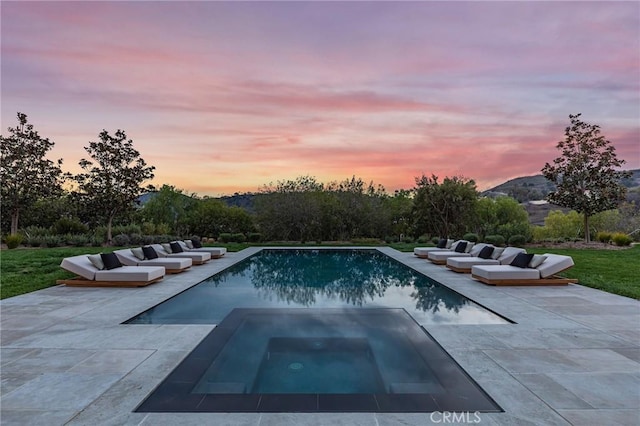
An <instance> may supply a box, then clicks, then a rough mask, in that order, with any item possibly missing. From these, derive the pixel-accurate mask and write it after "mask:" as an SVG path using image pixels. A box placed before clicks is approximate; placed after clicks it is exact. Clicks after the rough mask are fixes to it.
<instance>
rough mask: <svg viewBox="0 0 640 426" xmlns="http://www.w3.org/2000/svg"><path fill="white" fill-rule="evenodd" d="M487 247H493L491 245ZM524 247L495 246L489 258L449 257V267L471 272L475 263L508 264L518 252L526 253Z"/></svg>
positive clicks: (457, 270) (460, 271)
mask: <svg viewBox="0 0 640 426" xmlns="http://www.w3.org/2000/svg"><path fill="white" fill-rule="evenodd" d="M486 247H493V246H491V245H489V246H486ZM524 251H525V250H524V249H522V248H518V247H507V248H504V249H502V248H497V247H493V253H492V254H491V257H489V258H482V257H477V256H476V257H450V258H448V259H447V268H449V269H451V270H452V271H454V272H459V273H463V274H470V273H471V267H473V266H475V265H508V264H509V263H511V261H512V260H513V258H514V257H516V255H517V254H518V253H524Z"/></svg>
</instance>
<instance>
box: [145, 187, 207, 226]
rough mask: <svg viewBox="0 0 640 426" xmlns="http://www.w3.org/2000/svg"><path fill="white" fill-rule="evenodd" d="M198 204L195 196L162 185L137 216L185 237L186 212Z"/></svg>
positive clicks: (187, 217)
mask: <svg viewBox="0 0 640 426" xmlns="http://www.w3.org/2000/svg"><path fill="white" fill-rule="evenodd" d="M199 202H200V200H198V199H197V198H196V196H195V194H192V195H187V194H185V193H184V192H183V191H182V190H181V189H177V188H176V187H174V186H171V185H162V187H161V188H160V190H159V191H158V192H156V193H154V194H153V197H151V199H149V201H147V202H146V203H145V204H144V206H143V207H142V209H140V211H139V216H141V217H142V218H143V220H145V221H149V222H152V223H154V224H156V225H159V224H161V223H166V224H167V225H169V226H171V231H172V233H173V234H174V235H186V234H188V233H189V227H188V222H189V215H188V212H189V211H192V210H193V209H194V208H195V206H196V204H198V203H199Z"/></svg>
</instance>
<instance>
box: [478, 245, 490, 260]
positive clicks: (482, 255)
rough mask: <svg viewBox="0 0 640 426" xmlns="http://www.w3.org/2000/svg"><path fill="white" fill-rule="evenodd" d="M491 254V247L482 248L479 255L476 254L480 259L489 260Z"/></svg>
mask: <svg viewBox="0 0 640 426" xmlns="http://www.w3.org/2000/svg"><path fill="white" fill-rule="evenodd" d="M492 254H493V247H491V246H484V247H482V250H480V253H478V257H479V258H480V259H491V255H492Z"/></svg>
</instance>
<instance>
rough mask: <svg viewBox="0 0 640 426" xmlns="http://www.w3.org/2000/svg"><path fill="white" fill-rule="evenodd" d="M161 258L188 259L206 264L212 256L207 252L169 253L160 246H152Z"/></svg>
mask: <svg viewBox="0 0 640 426" xmlns="http://www.w3.org/2000/svg"><path fill="white" fill-rule="evenodd" d="M151 247H153V248H154V249H155V251H156V252H157V253H158V256H160V257H188V258H191V260H193V261H194V262H206V261H207V260H210V259H211V254H210V253H206V252H196V251H187V252H182V253H167V251H166V250H165V249H164V248H163V247H162V246H161V245H160V244H151Z"/></svg>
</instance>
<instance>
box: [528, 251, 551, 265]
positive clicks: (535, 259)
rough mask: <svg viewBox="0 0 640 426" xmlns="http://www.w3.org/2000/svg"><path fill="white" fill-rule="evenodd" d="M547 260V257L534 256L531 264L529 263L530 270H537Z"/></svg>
mask: <svg viewBox="0 0 640 426" xmlns="http://www.w3.org/2000/svg"><path fill="white" fill-rule="evenodd" d="M546 259H547V256H543V255H541V254H534V255H533V258H531V262H529V268H537V267H538V266H540V265H542V262H544V261H545V260H546Z"/></svg>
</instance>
